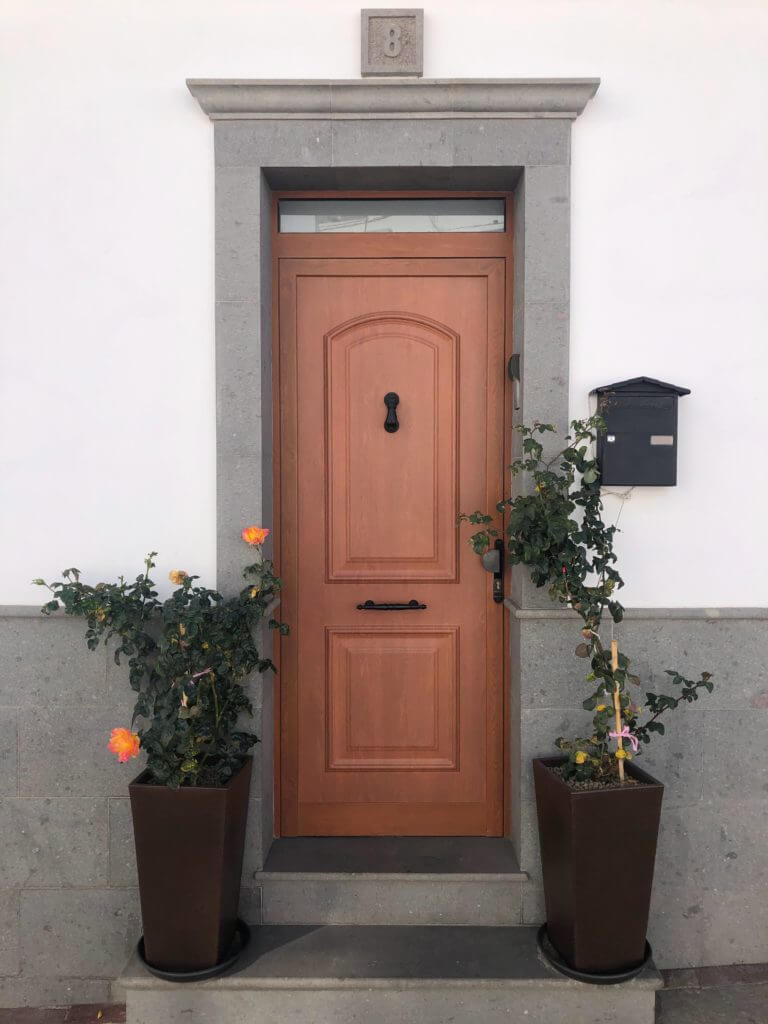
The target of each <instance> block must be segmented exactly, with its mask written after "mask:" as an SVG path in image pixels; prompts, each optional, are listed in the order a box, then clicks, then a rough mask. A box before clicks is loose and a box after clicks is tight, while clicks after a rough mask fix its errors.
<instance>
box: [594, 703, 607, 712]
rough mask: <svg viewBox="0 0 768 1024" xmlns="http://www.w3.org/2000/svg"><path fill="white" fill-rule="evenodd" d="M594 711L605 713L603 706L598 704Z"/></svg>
mask: <svg viewBox="0 0 768 1024" xmlns="http://www.w3.org/2000/svg"><path fill="white" fill-rule="evenodd" d="M595 711H605V704H598V705H597V707H596V708H595Z"/></svg>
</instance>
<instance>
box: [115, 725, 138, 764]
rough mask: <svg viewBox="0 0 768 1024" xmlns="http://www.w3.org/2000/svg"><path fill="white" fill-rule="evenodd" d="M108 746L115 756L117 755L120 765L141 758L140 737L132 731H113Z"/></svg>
mask: <svg viewBox="0 0 768 1024" xmlns="http://www.w3.org/2000/svg"><path fill="white" fill-rule="evenodd" d="M107 746H108V747H109V749H110V750H111V751H112V753H113V754H117V760H118V761H119V762H120V764H125V762H126V761H128V760H129V759H130V758H132V757H138V756H139V737H138V736H137V735H136V733H135V732H131V730H130V729H113V730H112V732H111V733H110V734H109V743H108V744H107Z"/></svg>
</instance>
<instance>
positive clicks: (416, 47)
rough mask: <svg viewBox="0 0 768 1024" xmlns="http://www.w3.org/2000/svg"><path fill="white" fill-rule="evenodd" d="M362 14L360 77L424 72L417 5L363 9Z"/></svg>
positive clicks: (421, 19)
mask: <svg viewBox="0 0 768 1024" xmlns="http://www.w3.org/2000/svg"><path fill="white" fill-rule="evenodd" d="M360 13H361V15H362V60H361V74H362V75H363V77H368V76H377V75H413V76H414V77H417V78H420V77H421V75H422V74H423V72H424V11H423V10H422V9H421V8H416V7H400V8H395V9H393V10H381V9H378V8H376V9H371V8H368V9H365V10H362V11H361V12H360Z"/></svg>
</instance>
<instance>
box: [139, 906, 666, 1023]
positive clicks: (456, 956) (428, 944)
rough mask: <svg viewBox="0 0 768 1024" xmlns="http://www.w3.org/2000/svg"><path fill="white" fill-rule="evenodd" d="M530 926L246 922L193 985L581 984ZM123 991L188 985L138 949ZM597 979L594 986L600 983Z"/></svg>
mask: <svg viewBox="0 0 768 1024" xmlns="http://www.w3.org/2000/svg"><path fill="white" fill-rule="evenodd" d="M536 931H537V929H536V928H533V927H524V928H494V927H482V926H464V927H444V926H420V925H405V926H394V925H321V926H312V925H271V926H270V925H262V926H261V927H260V928H255V929H253V932H252V939H251V945H250V947H249V949H248V950H247V952H246V954H245V955H244V958H243V963H242V966H240V967H239V969H237V970H235V971H234V972H233V973H231V974H228V975H225V976H223V977H221V978H213V979H210V980H209V981H202V982H198V983H196V984H195V986H194V987H195V990H197V991H205V990H209V991H210V990H213V991H222V990H233V989H275V988H279V989H297V988H302V989H314V990H320V989H342V988H352V989H368V990H371V989H376V988H397V989H398V990H401V991H402V990H404V989H408V988H427V989H432V988H435V987H437V988H440V989H443V988H451V987H462V986H465V985H469V986H472V987H480V988H482V987H486V986H491V987H496V986H502V987H506V986H508V985H514V986H521V987H532V988H536V987H540V986H547V987H555V988H559V989H566V990H568V989H573V988H575V987H578V988H594V987H597V986H583V985H582V984H581V983H580V982H574V981H573V980H572V979H570V978H566V977H564V976H563V975H562V974H559V973H558V972H557V971H555V970H553V968H551V967H549V965H548V964H546V963H545V962H544V961H543V960H542V959H541V958H540V956H539V953H538V949H537V945H536ZM119 983H120V984H121V985H124V986H125V988H126V991H127V993H128V996H129V1005H130V993H131V992H132V991H137V990H147V989H150V990H159V991H166V992H167V991H172V990H173V989H177V988H182V989H183V988H187V989H188V986H184V985H177V984H172V983H169V982H164V981H159V980H158V979H157V978H154V977H153V976H152V975H151V974H149V972H148V971H147V970H146V969H145V968H144V966H143V965H142V964H141V962H140V961H139V960H138V957H137V956H136V955H135V954H134V956H133V957H132V958H131V960H130V961H129V963H128V965H127V967H126V969H125V970H124V971H123V974H122V975H121V977H120V981H119ZM601 987H602V986H601ZM661 987H662V980H661V975H660V974H659V972H658V971H657V970H656V968H655V967H654V966H652V965H649V966H648V967H647V968H646V969H645V970H644V971H643V972H642V973H641V974H640V975H639V976H638V977H637V978H635V979H634V980H632V981H629V982H625V983H624V984H623V985H622V986H621V988H622V989H623V990H624V991H643V990H645V991H647V990H652V991H656V990H657V989H659V988H661Z"/></svg>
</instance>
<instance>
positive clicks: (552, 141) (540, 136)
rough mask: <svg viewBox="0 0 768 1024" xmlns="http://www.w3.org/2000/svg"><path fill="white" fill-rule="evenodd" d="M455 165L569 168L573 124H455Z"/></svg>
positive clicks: (477, 120) (511, 120)
mask: <svg viewBox="0 0 768 1024" xmlns="http://www.w3.org/2000/svg"><path fill="white" fill-rule="evenodd" d="M455 125H456V127H455V132H454V163H455V164H456V165H457V166H458V167H473V166H474V167H485V166H487V167H509V168H513V167H533V166H537V165H540V164H567V163H568V162H569V156H570V136H571V122H570V121H568V120H565V119H563V120H560V119H559V118H549V119H547V120H546V121H535V120H533V119H530V118H506V119H504V120H501V121H500V120H497V119H496V120H486V119H485V118H482V117H479V118H463V119H461V120H457V121H456V122H455Z"/></svg>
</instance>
